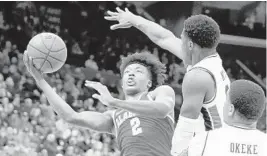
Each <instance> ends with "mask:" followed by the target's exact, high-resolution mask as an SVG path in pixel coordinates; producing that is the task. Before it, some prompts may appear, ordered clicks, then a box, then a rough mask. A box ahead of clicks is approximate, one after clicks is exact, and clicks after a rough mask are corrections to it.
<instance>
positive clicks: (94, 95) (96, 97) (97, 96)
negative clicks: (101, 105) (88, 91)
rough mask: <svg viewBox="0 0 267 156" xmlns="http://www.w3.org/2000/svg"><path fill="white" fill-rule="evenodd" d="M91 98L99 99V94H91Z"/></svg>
mask: <svg viewBox="0 0 267 156" xmlns="http://www.w3.org/2000/svg"><path fill="white" fill-rule="evenodd" d="M92 97H93V98H95V99H98V100H100V99H101V98H100V95H99V94H93V95H92Z"/></svg>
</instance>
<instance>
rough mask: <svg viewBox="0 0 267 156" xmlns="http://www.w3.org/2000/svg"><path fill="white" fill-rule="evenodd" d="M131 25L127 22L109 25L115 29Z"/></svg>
mask: <svg viewBox="0 0 267 156" xmlns="http://www.w3.org/2000/svg"><path fill="white" fill-rule="evenodd" d="M130 27H131V26H130V25H128V24H120V23H119V24H114V25H112V26H111V27H110V29H111V30H116V29H123V28H130Z"/></svg>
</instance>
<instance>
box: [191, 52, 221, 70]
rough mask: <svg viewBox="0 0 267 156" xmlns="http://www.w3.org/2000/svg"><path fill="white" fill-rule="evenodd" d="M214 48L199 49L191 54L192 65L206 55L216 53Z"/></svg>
mask: <svg viewBox="0 0 267 156" xmlns="http://www.w3.org/2000/svg"><path fill="white" fill-rule="evenodd" d="M216 53H217V52H216V49H200V50H199V51H198V52H197V53H194V54H193V56H192V65H193V66H194V65H195V64H197V63H199V62H200V61H202V60H203V59H205V58H206V57H208V56H210V55H214V54H216Z"/></svg>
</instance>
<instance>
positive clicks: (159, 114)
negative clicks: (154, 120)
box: [157, 108, 170, 118]
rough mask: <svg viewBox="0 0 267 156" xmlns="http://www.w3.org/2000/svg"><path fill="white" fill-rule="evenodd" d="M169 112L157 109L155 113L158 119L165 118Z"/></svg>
mask: <svg viewBox="0 0 267 156" xmlns="http://www.w3.org/2000/svg"><path fill="white" fill-rule="evenodd" d="M169 113H170V111H169V109H162V108H161V109H159V110H158V112H157V117H158V118H166V117H167V116H168V115H169Z"/></svg>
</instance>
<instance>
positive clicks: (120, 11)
mask: <svg viewBox="0 0 267 156" xmlns="http://www.w3.org/2000/svg"><path fill="white" fill-rule="evenodd" d="M116 10H117V11H118V12H119V13H123V12H124V11H123V10H121V9H120V8H119V7H116Z"/></svg>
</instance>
